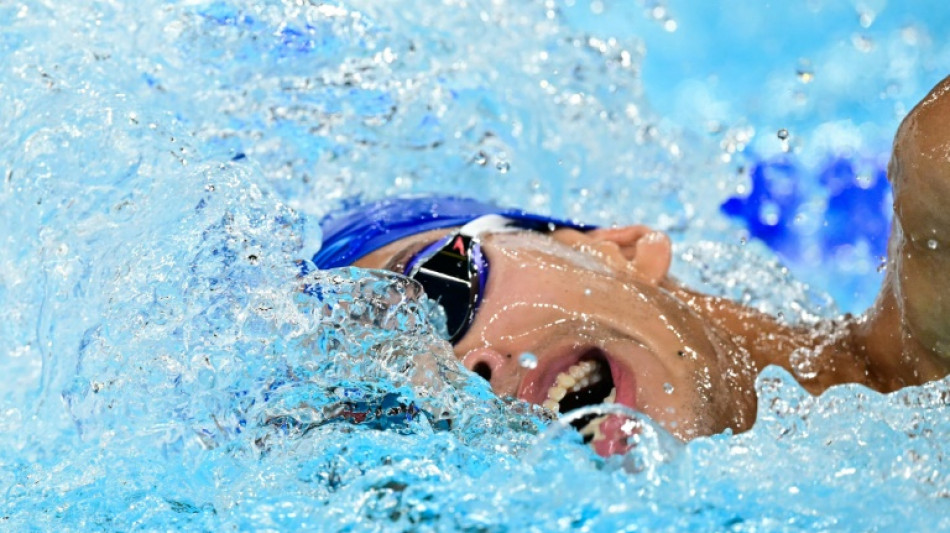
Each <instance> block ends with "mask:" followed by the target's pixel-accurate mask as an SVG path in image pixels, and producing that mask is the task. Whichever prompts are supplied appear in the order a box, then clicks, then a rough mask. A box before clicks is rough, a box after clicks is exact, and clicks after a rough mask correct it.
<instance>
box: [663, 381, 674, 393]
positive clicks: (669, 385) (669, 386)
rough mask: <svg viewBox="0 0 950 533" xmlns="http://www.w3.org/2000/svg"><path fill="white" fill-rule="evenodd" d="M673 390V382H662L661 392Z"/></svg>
mask: <svg viewBox="0 0 950 533" xmlns="http://www.w3.org/2000/svg"><path fill="white" fill-rule="evenodd" d="M673 390H674V388H673V384H672V383H664V384H663V392H665V393H667V394H673Z"/></svg>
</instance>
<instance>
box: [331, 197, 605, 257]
mask: <svg viewBox="0 0 950 533" xmlns="http://www.w3.org/2000/svg"><path fill="white" fill-rule="evenodd" d="M482 215H502V216H505V217H508V218H512V219H515V220H518V221H522V222H530V223H538V224H539V225H540V224H554V225H555V226H557V227H568V228H575V229H590V228H591V227H592V226H586V225H584V224H578V223H575V222H570V221H566V220H559V219H555V218H551V217H546V216H543V215H536V214H534V213H528V212H526V211H523V210H521V209H514V208H505V207H498V206H496V205H493V204H488V203H485V202H480V201H478V200H472V199H471V198H459V197H454V196H416V197H396V198H386V199H384V200H378V201H375V202H369V203H361V204H356V205H351V206H348V207H344V208H343V209H341V210H339V211H334V212H332V213H330V214H328V215H327V216H326V217H324V218H323V220H322V221H320V227H321V229H322V230H323V246H322V247H321V248H320V251H318V252H317V253H316V254H315V255H314V256H313V263H314V264H315V265H316V266H317V267H318V268H321V269H325V268H335V267H341V266H347V265H351V264H353V262H354V261H356V260H357V259H360V258H361V257H363V256H365V255H367V254H369V253H370V252H373V251H375V250H378V249H380V248H382V247H383V246H386V245H387V244H390V243H393V242H395V241H398V240H399V239H402V238H403V237H409V236H411V235H415V234H417V233H422V232H424V231H430V230H434V229H441V228H450V227H453V226H464V225H465V224H466V223H467V222H471V221H472V220H474V219H476V218H478V217H480V216H482Z"/></svg>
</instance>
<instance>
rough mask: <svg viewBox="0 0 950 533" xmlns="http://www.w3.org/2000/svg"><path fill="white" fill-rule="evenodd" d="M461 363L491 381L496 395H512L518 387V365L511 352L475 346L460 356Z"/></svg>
mask: <svg viewBox="0 0 950 533" xmlns="http://www.w3.org/2000/svg"><path fill="white" fill-rule="evenodd" d="M462 365H464V366H465V368H467V369H469V370H471V371H472V372H475V373H476V374H478V375H479V376H481V377H482V378H483V379H484V380H485V381H487V382H489V383H491V388H492V390H494V391H495V394H498V395H506V394H510V395H514V394H515V393H516V392H517V388H518V374H519V372H518V370H519V369H518V365H517V364H515V363H514V361H512V357H511V354H503V353H501V352H499V351H497V350H493V349H492V348H487V347H484V348H476V349H474V350H472V351H470V352H468V353H467V354H465V356H464V357H462Z"/></svg>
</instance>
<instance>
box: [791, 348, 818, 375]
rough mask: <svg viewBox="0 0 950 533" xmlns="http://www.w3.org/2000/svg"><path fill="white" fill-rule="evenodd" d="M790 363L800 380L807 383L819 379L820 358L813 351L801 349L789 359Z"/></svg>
mask: <svg viewBox="0 0 950 533" xmlns="http://www.w3.org/2000/svg"><path fill="white" fill-rule="evenodd" d="M788 362H789V364H790V365H791V367H792V371H793V372H794V373H795V375H796V376H797V377H798V379H800V380H805V381H807V380H810V379H815V378H816V377H818V357H817V355H816V354H815V353H814V352H813V351H811V350H809V349H807V348H799V349H797V350H795V351H794V352H792V354H791V355H790V356H789V357H788Z"/></svg>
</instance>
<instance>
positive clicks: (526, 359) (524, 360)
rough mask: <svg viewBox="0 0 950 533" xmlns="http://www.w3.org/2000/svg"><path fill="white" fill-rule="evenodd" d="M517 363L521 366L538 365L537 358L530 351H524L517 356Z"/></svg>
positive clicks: (531, 367)
mask: <svg viewBox="0 0 950 533" xmlns="http://www.w3.org/2000/svg"><path fill="white" fill-rule="evenodd" d="M518 364H519V365H521V368H527V369H534V368H537V367H538V358H537V356H536V355H534V354H533V353H531V352H525V353H523V354H521V355H519V356H518Z"/></svg>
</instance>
